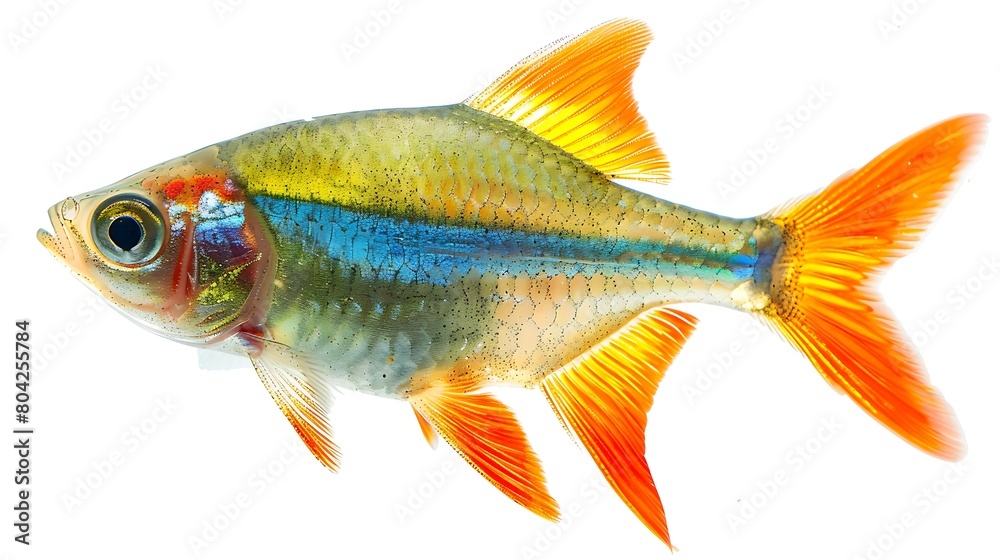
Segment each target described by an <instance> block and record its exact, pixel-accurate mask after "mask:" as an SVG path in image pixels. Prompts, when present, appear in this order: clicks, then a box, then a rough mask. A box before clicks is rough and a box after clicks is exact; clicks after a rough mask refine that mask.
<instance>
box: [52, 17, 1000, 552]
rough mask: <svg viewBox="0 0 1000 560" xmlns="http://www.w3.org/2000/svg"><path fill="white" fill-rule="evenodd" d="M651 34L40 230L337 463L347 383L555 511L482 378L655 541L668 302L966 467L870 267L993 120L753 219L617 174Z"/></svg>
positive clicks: (576, 51)
mask: <svg viewBox="0 0 1000 560" xmlns="http://www.w3.org/2000/svg"><path fill="white" fill-rule="evenodd" d="M650 40H651V35H650V32H649V30H648V29H647V27H646V26H645V25H644V24H642V23H640V22H636V21H628V20H618V21H612V22H609V23H607V24H604V25H601V26H599V27H597V28H594V29H592V30H590V31H587V32H585V33H583V34H582V35H579V36H577V37H574V38H570V39H566V40H563V41H561V42H559V43H557V44H555V45H553V46H551V47H549V48H547V49H545V50H543V51H540V52H538V53H536V54H534V55H532V56H530V57H528V58H527V59H526V60H524V61H523V62H521V63H520V64H519V65H517V66H516V67H514V68H513V69H512V70H510V71H509V72H508V73H506V74H505V75H504V76H503V77H501V78H500V79H498V80H497V81H496V82H494V83H493V84H492V85H490V86H489V87H487V88H486V89H485V90H484V91H483V92H482V93H480V94H478V95H476V96H475V97H472V98H470V99H468V100H467V101H465V102H463V103H459V104H456V105H446V106H442V107H430V108H419V109H396V110H383V111H369V112H359V113H349V114H341V115H331V116H327V117H321V118H316V119H312V120H308V121H297V122H292V123H287V124H281V125H277V126H272V127H269V128H266V129H263V130H258V131H256V132H252V133H250V134H247V135H245V136H241V137H239V138H235V139H233V140H229V141H226V142H220V143H218V144H215V145H213V146H209V147H207V148H204V149H201V150H198V151H196V152H194V153H192V154H189V155H186V156H183V157H180V158H177V159H174V160H171V161H168V162H166V163H163V164H161V165H157V166H155V167H152V168H150V169H148V170H146V171H142V172H140V173H138V174H136V175H133V176H131V177H128V178H126V179H123V180H122V181H119V182H118V183H115V184H113V185H111V186H109V187H107V188H104V189H101V190H98V191H94V192H91V193H88V194H84V195H81V196H77V197H73V198H67V199H66V200H65V201H63V202H61V203H59V204H57V205H55V206H54V207H53V208H52V209H51V210H50V211H49V215H50V218H51V220H52V225H53V228H54V232H55V234H54V235H53V234H49V233H47V232H45V231H39V232H38V238H39V240H40V241H41V242H42V244H44V245H45V246H46V247H47V248H48V249H49V250H50V251H51V252H52V253H53V254H54V255H55V256H56V257H58V258H59V259H60V260H62V261H63V262H65V263H66V264H67V265H68V266H69V267H70V268H71V269H72V270H73V271H74V272H75V273H76V274H77V275H78V276H79V277H80V278H81V279H82V280H83V281H85V282H86V283H87V284H88V285H90V286H91V287H92V288H93V289H95V290H96V291H97V292H99V293H100V294H101V295H102V296H104V297H105V298H107V300H108V301H109V302H111V303H112V304H114V306H116V307H117V308H118V309H119V310H120V311H121V312H123V313H124V314H126V315H127V316H129V317H131V318H132V319H134V320H135V321H136V322H138V323H139V324H140V325H142V326H144V327H146V328H148V329H150V330H152V331H153V332H155V333H157V334H160V335H162V336H165V337H167V338H171V339H174V340H177V341H180V342H183V343H186V344H190V345H194V346H199V347H210V348H216V349H222V350H224V351H228V352H232V353H236V354H242V355H246V356H249V357H250V359H251V361H252V362H253V365H254V367H255V368H256V370H257V373H258V375H259V376H260V379H261V381H263V383H264V385H265V386H266V387H267V390H268V391H270V393H271V396H272V397H273V398H274V401H275V402H276V403H277V404H278V406H279V407H280V409H281V411H282V412H283V413H284V414H285V416H286V417H287V418H288V420H289V421H290V422H291V424H292V426H293V427H294V428H295V431H296V432H298V434H299V436H301V438H302V440H303V441H304V442H305V444H306V445H307V446H308V447H309V449H310V450H312V452H313V454H315V456H316V457H317V458H318V459H319V460H320V461H321V462H322V463H323V464H324V465H326V466H327V467H328V468H330V469H331V470H336V469H337V468H338V465H339V463H340V453H339V451H338V448H337V446H336V445H335V444H334V439H333V434H332V430H331V426H330V424H329V420H328V409H329V407H330V404H331V390H332V388H333V387H343V388H348V389H354V390H357V391H362V392H365V393H370V394H374V395H381V396H385V397H390V398H394V399H399V400H403V401H405V402H407V403H409V404H410V405H411V406H412V407H413V410H414V412H415V413H416V418H417V422H418V423H419V426H420V428H421V430H422V431H423V434H424V436H425V437H426V438H427V440H428V441H429V442H433V441H434V440H435V438H436V437H437V436H438V435H440V436H441V437H442V438H444V440H445V441H447V442H448V443H449V444H450V445H451V446H452V447H454V448H455V450H456V451H457V452H458V453H459V454H460V455H461V456H462V457H464V458H465V459H466V460H467V461H468V462H469V463H470V464H471V465H472V466H473V467H474V468H475V469H476V470H477V471H479V473H480V474H482V475H483V476H484V477H485V478H486V479H487V480H489V481H490V482H491V483H492V484H493V485H494V486H496V487H497V488H498V489H500V490H501V491H502V492H503V493H505V494H506V495H507V496H509V497H510V498H511V499H513V500H514V501H515V502H517V503H518V504H521V505H523V506H524V507H526V508H528V509H529V510H531V511H533V512H535V513H537V514H538V515H540V516H542V517H544V518H546V519H556V518H557V516H558V509H557V505H556V501H555V500H554V499H553V498H552V496H550V495H549V492H548V490H547V489H546V484H545V478H544V476H543V474H542V468H541V465H540V463H539V460H538V458H537V457H536V455H535V453H534V451H532V449H531V446H530V445H529V444H528V441H527V439H526V437H525V434H524V432H523V431H522V429H521V427H520V425H519V424H518V422H517V420H516V419H515V417H514V414H513V413H511V411H510V410H508V409H507V407H506V406H504V404H503V403H502V402H500V401H499V400H498V399H496V398H495V397H494V396H493V395H491V394H490V392H489V390H488V387H489V386H490V385H492V384H512V385H516V386H521V387H528V388H539V389H541V390H542V391H543V392H544V394H545V396H546V398H547V399H548V400H549V402H550V403H551V404H552V407H553V409H554V410H555V412H556V414H557V415H558V416H559V418H560V420H561V421H562V422H563V423H564V424H565V426H566V427H567V429H568V430H569V431H571V432H572V433H574V434H575V435H576V436H578V437H579V439H580V441H581V442H582V444H583V445H584V447H585V448H586V449H587V450H588V451H589V452H590V455H591V456H592V457H593V459H594V461H595V462H596V463H597V465H598V466H599V467H600V469H601V471H602V472H603V474H604V476H605V477H606V478H607V480H608V482H609V483H610V484H611V486H612V487H613V488H614V489H615V491H616V492H617V493H618V495H619V496H620V497H621V499H622V500H624V501H625V503H626V504H628V506H629V507H630V508H631V509H632V511H633V512H634V513H635V514H636V515H637V516H638V517H639V519H641V520H642V522H643V523H645V525H646V526H647V527H648V528H649V529H650V530H651V531H652V532H653V533H654V534H655V535H656V536H657V537H659V538H660V539H662V540H663V542H664V543H666V544H667V545H668V546H669V545H670V538H669V535H668V533H667V524H666V520H665V516H664V512H663V507H662V505H661V503H660V498H659V495H658V494H657V490H656V487H655V485H654V483H653V478H652V476H651V475H650V472H649V468H648V466H647V463H646V459H645V446H646V441H645V427H646V414H647V412H648V411H649V409H650V406H651V405H652V403H653V394H654V393H655V392H656V388H657V385H658V384H659V382H660V380H661V379H662V378H663V376H664V373H665V372H666V370H667V368H668V367H669V366H670V363H671V361H672V360H673V359H674V357H675V356H676V355H677V353H678V352H679V351H680V349H681V346H682V345H683V344H684V341H685V339H686V338H687V337H688V336H689V335H690V334H691V333H692V331H693V330H694V328H695V318H694V317H693V316H692V315H691V314H689V313H687V312H685V311H681V310H679V309H677V308H676V307H674V304H677V303H681V302H703V303H711V304H715V305H722V306H726V307H730V308H734V309H739V310H743V311H746V312H748V313H751V314H754V315H756V316H758V317H760V318H762V319H763V320H765V321H767V322H769V323H771V324H772V325H773V326H774V327H776V328H777V330H778V331H780V332H781V333H782V334H783V335H784V336H785V337H786V338H787V339H788V340H789V341H790V342H791V343H792V344H793V345H794V346H795V347H797V348H798V349H799V350H801V351H802V352H803V353H805V355H806V356H807V357H808V358H809V360H810V361H811V362H812V363H813V364H814V365H815V366H816V368H817V369H818V370H819V371H820V373H821V374H822V375H823V377H824V378H826V380H827V381H828V382H829V383H830V384H831V385H833V387H834V388H836V389H838V390H839V391H841V392H843V393H846V394H847V395H848V396H849V397H850V398H851V399H853V400H854V401H855V402H856V403H858V405H860V406H861V407H862V408H863V409H864V410H865V411H866V412H868V413H869V414H870V415H871V416H872V417H873V418H875V419H876V420H878V421H879V422H881V423H882V424H883V425H885V426H886V427H888V428H889V429H891V430H892V431H894V432H895V433H896V434H898V435H899V436H900V437H902V438H903V439H905V440H906V441H908V442H909V443H911V444H912V445H914V446H916V447H917V448H919V449H921V450H923V451H925V452H927V453H930V454H931V455H934V456H936V457H940V458H942V459H946V460H957V459H959V458H960V457H961V456H962V455H963V453H964V444H963V438H962V435H961V432H960V429H959V426H958V424H957V422H956V421H955V418H954V416H953V414H952V412H951V409H950V408H949V407H948V405H947V404H946V403H945V401H944V400H943V399H942V398H941V396H940V395H939V394H938V392H937V391H936V390H935V389H934V388H933V387H932V386H931V385H930V384H929V383H928V382H927V376H926V374H925V373H924V369H923V367H922V365H921V362H920V359H919V357H918V356H917V354H916V352H915V350H914V349H913V347H912V345H911V344H910V343H909V342H908V341H907V339H906V336H905V335H904V333H903V331H902V329H901V328H900V327H899V325H898V324H897V323H896V321H895V320H894V319H893V317H892V315H891V314H890V313H889V311H888V310H887V309H886V308H885V306H884V305H883V304H882V302H881V300H880V298H879V296H878V294H877V292H876V291H875V284H876V283H877V281H878V278H879V276H880V274H881V273H882V272H884V271H885V270H886V268H888V267H889V266H890V265H891V264H892V263H893V262H894V261H895V260H896V259H897V258H899V257H900V256H902V255H903V254H904V253H905V252H906V251H907V250H908V249H909V248H911V247H912V246H913V245H914V243H915V242H916V241H917V239H918V237H919V235H920V234H921V232H922V231H923V230H924V228H925V227H926V226H927V225H928V223H929V222H930V220H931V219H932V217H933V215H934V214H935V212H936V211H937V210H938V208H939V207H940V206H941V205H942V204H943V202H944V200H945V198H946V197H947V195H948V194H949V192H950V191H951V189H952V187H953V186H954V184H955V182H956V178H957V176H958V173H959V171H960V170H961V168H962V166H963V164H965V163H966V162H968V161H969V159H970V158H972V157H973V155H974V152H975V151H976V147H977V145H978V144H979V143H980V141H981V139H982V137H983V133H984V129H985V123H986V120H987V119H986V118H985V117H984V116H981V115H968V116H960V117H956V118H952V119H949V120H946V121H944V122H941V123H939V124H937V125H935V126H932V127H930V128H928V129H926V130H924V131H922V132H919V133H917V134H915V135H914V136H912V137H910V138H908V139H906V140H904V141H902V142H900V143H899V144H897V145H895V146H893V147H891V148H889V149H888V150H886V151H885V152H884V153H882V154H880V155H879V156H877V157H876V158H875V159H874V160H872V161H871V162H870V163H868V164H867V165H865V166H864V167H862V168H861V169H858V170H856V171H852V172H850V173H847V174H845V175H844V176H842V177H841V178H839V179H837V180H836V181H835V182H834V183H833V184H832V185H830V186H829V187H827V188H826V189H825V190H823V191H820V192H819V193H817V194H813V195H811V196H807V197H805V198H803V199H801V200H798V201H795V202H793V203H790V204H788V205H787V206H784V207H782V208H780V209H778V210H775V211H773V212H771V213H768V214H765V215H763V216H757V217H752V218H746V219H733V218H726V217H722V216H717V215H714V214H710V213H707V212H703V211H700V210H695V209H692V208H687V207H684V206H681V205H678V204H674V203H671V202H667V201H665V200H661V199H659V198H655V197H653V196H649V195H647V194H643V193H641V192H638V191H635V190H632V189H630V188H628V187H625V186H622V185H620V184H618V182H616V181H618V180H640V181H652V182H657V183H665V182H666V181H667V180H668V164H667V160H666V158H665V157H664V155H663V153H662V152H661V151H660V148H659V147H658V146H657V144H656V142H655V140H654V138H653V135H652V133H651V132H650V131H649V130H648V129H647V126H646V121H645V120H644V119H643V118H642V116H640V114H639V113H638V110H637V107H636V102H635V100H634V99H633V97H632V93H631V82H632V75H633V72H634V71H635V69H636V67H637V65H638V63H639V58H640V57H641V55H642V53H643V51H644V50H645V48H646V46H647V44H648V43H649V42H650Z"/></svg>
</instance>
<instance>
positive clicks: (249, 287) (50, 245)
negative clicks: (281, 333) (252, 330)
mask: <svg viewBox="0 0 1000 560" xmlns="http://www.w3.org/2000/svg"><path fill="white" fill-rule="evenodd" d="M49 219H50V220H51V222H52V228H53V232H52V233H49V232H47V231H45V230H39V231H38V240H39V241H40V242H41V243H42V245H44V246H45V247H46V248H47V249H48V250H49V251H50V252H51V253H52V254H53V255H55V256H56V258H58V259H59V260H61V261H62V262H63V263H64V264H65V265H66V266H68V267H69V268H70V269H71V270H72V271H73V272H74V273H75V274H76V276H77V277H79V278H80V279H81V280H82V281H83V282H84V283H86V284H87V285H88V286H89V287H90V288H91V289H92V290H94V291H96V292H97V293H98V294H100V295H101V296H102V297H103V298H104V299H105V300H107V301H108V302H109V303H111V304H112V305H113V306H114V307H115V308H116V309H118V310H119V311H121V312H122V313H124V314H125V315H126V316H128V317H129V318H130V319H133V320H134V321H136V322H137V323H139V324H140V325H141V326H143V327H145V328H147V329H149V330H151V331H153V332H155V333H157V334H160V335H162V336H165V337H167V338H171V339H174V340H177V341H180V342H184V343H187V344H192V345H196V346H208V345H211V344H214V343H216V342H219V341H221V340H223V339H225V338H228V337H229V336H230V335H232V334H233V333H234V332H237V331H238V330H240V329H241V328H246V325H247V323H254V322H255V321H256V322H260V321H262V316H263V313H264V312H265V311H266V310H263V309H260V307H261V302H263V301H264V290H265V289H266V287H267V285H268V279H269V278H270V279H273V273H272V272H271V271H270V270H269V269H270V268H271V263H273V261H274V259H273V258H272V253H271V249H270V247H271V244H270V241H269V236H268V235H267V233H266V232H265V231H264V229H263V228H262V227H261V224H262V223H263V222H262V220H261V219H260V218H259V216H258V215H257V213H256V212H255V211H254V210H253V209H252V208H251V207H250V206H249V205H248V204H247V203H246V200H245V198H244V196H243V189H242V188H241V187H240V186H239V185H238V184H237V183H236V182H235V181H234V178H233V177H232V176H230V173H229V169H228V166H227V165H226V163H225V162H223V161H221V160H219V158H218V148H217V147H215V146H212V147H209V148H205V149H203V150H199V151H198V152H194V153H192V154H189V155H187V156H183V157H180V158H177V159H174V160H171V161H168V162H165V163H163V164H160V165H157V166H154V167H151V168H149V169H147V170H145V171H142V172H140V173H137V174H135V175H132V176H131V177H127V178H125V179H123V180H121V181H119V182H117V183H114V184H112V185H110V186H108V187H105V188H103V189H98V190H95V191H92V192H88V193H85V194H82V195H78V196H74V197H70V198H67V199H65V200H63V201H62V202H59V203H57V204H55V205H54V206H52V207H51V208H50V209H49Z"/></svg>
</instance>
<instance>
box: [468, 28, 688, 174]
mask: <svg viewBox="0 0 1000 560" xmlns="http://www.w3.org/2000/svg"><path fill="white" fill-rule="evenodd" d="M652 39H653V36H652V33H651V32H650V31H649V28H648V27H647V26H646V24H644V23H642V22H641V21H633V20H627V19H618V20H614V21H609V22H607V23H605V24H603V25H599V26H597V27H595V28H593V29H591V30H590V31H586V32H584V33H582V34H580V35H577V36H576V37H568V38H564V39H562V40H560V41H557V42H556V43H553V44H552V45H549V46H548V47H546V48H544V49H542V50H540V51H538V52H536V53H535V54H533V55H531V56H529V57H528V58H526V59H524V60H523V61H521V63H520V64H518V65H517V66H515V67H513V68H511V69H510V70H508V71H507V73H506V74H504V75H503V76H501V77H500V78H499V79H497V80H496V81H495V82H493V83H492V84H490V85H489V86H488V87H487V88H486V89H484V90H483V91H482V92H480V93H479V94H477V95H475V96H473V97H471V98H469V99H468V100H466V102H465V103H466V104H467V105H468V106H470V107H472V108H474V109H478V110H480V111H484V112H487V113H489V114H491V115H494V116H496V117H500V118H503V119H507V120H510V121H513V122H516V123H517V124H519V125H521V126H523V127H525V128H527V129H528V130H530V131H532V132H534V133H535V134H537V135H539V136H541V137H543V138H545V139H546V140H549V141H550V142H552V143H553V144H555V145H557V146H559V147H561V148H563V149H564V150H566V151H568V152H570V153H571V154H573V155H574V156H576V157H578V158H580V159H581V160H583V161H585V162H587V163H589V164H590V165H592V166H594V167H595V168H597V169H598V170H599V171H601V172H603V173H604V174H605V175H607V176H609V177H611V178H622V179H640V180H645V181H653V182H657V183H666V182H667V181H669V180H670V173H669V172H670V165H669V164H668V163H667V158H666V156H665V155H664V154H663V151H662V150H660V147H659V146H658V145H657V144H656V139H655V138H654V137H653V133H652V132H650V131H649V128H648V127H647V125H646V119H644V118H643V117H642V115H640V114H639V109H638V105H637V104H636V101H635V98H634V97H633V96H632V76H633V74H634V73H635V69H636V68H637V67H638V66H639V59H640V58H641V57H642V54H643V52H645V50H646V46H647V45H649V42H650V41H652Z"/></svg>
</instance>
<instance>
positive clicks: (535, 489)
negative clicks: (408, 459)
mask: <svg viewBox="0 0 1000 560" xmlns="http://www.w3.org/2000/svg"><path fill="white" fill-rule="evenodd" d="M409 402H410V404H411V405H413V408H414V410H415V411H416V412H417V416H418V418H421V417H422V418H423V419H425V420H426V421H427V422H429V423H430V424H431V425H432V426H433V427H434V429H435V430H436V431H437V433H439V434H440V435H441V437H442V438H444V440H445V441H447V442H448V444H449V445H451V446H452V447H453V448H454V449H455V451H457V452H458V454H459V455H461V456H462V457H463V458H464V459H465V460H466V461H468V463H469V464H470V465H472V467H473V468H475V469H476V470H477V471H479V473H480V474H481V475H483V477H484V478H486V480H488V481H490V483H491V484H493V486H496V487H497V489H499V490H500V491H501V492H503V493H504V494H506V495H507V496H508V497H509V498H510V499H512V500H514V501H515V502H517V503H518V504H520V505H522V506H524V507H525V508H527V509H528V510H530V511H532V512H534V513H536V514H538V515H539V516H541V517H543V518H545V519H548V520H556V519H558V517H559V506H558V505H557V504H556V501H555V500H554V499H553V498H552V496H551V495H549V492H548V489H547V488H546V486H545V476H544V474H543V473H542V466H541V463H540V461H539V460H538V457H537V456H536V455H535V452H534V451H533V450H532V449H531V446H530V445H529V444H528V440H527V438H526V437H525V435H524V431H523V430H522V429H521V426H520V424H519V423H518V422H517V418H515V417H514V414H513V413H512V412H511V411H510V410H509V409H508V408H507V407H506V405H504V404H503V403H502V402H500V401H499V400H497V399H496V397H494V396H492V395H490V394H489V393H485V392H482V391H480V390H479V389H478V387H477V386H476V385H475V384H472V383H465V384H452V383H448V382H446V381H445V380H443V379H441V380H438V381H436V382H434V383H432V384H431V385H430V386H429V387H428V388H426V389H423V390H421V391H418V392H416V393H414V394H413V395H411V396H410V397H409ZM425 435H426V431H425Z"/></svg>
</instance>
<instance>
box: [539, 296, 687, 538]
mask: <svg viewBox="0 0 1000 560" xmlns="http://www.w3.org/2000/svg"><path fill="white" fill-rule="evenodd" d="M695 322H696V319H695V318H694V317H692V316H690V315H688V314H686V313H683V312H681V311H677V310H675V309H670V308H667V307H661V308H657V309H653V310H650V311H647V312H645V313H643V314H642V315H640V316H638V317H636V318H635V319H633V320H632V321H631V322H630V323H629V324H627V325H626V326H625V327H623V328H622V329H621V330H619V331H618V332H616V333H615V334H614V335H612V336H611V337H610V338H608V339H606V340H604V341H603V342H601V343H600V344H598V345H597V346H595V347H594V348H592V349H590V350H589V351H587V352H586V353H585V354H583V355H582V356H580V357H578V358H576V359H575V360H573V361H572V362H570V363H569V364H567V365H565V366H563V368H562V369H560V370H558V371H556V372H554V373H552V374H550V375H548V376H547V377H546V378H545V379H544V380H542V389H543V390H544V391H545V396H546V397H548V399H549V402H550V403H551V404H552V407H553V408H554V409H555V411H556V413H557V414H558V415H559V418H560V419H561V420H562V421H563V424H564V425H565V426H566V427H567V429H571V430H572V431H573V432H574V433H576V435H577V437H579V438H580V441H581V442H583V445H584V447H586V448H587V451H589V452H590V455H591V457H593V458H594V461H595V462H596V463H597V466H598V467H600V469H601V472H603V473H604V478H606V479H607V480H608V482H609V483H610V484H611V487H612V488H614V489H615V492H617V493H618V496H619V497H621V499H622V500H623V501H624V502H625V503H626V504H627V505H628V507H629V508H630V509H631V510H632V511H633V512H634V513H635V514H636V516H638V517H639V519H640V520H642V522H643V523H644V524H645V525H646V527H648V528H649V530H650V531H652V532H653V534H655V535H656V536H657V537H659V538H660V540H662V541H663V542H664V543H666V545H667V546H670V547H671V548H673V547H672V546H671V544H670V534H669V533H668V531H667V520H666V516H665V515H664V513H663V505H662V504H661V502H660V496H659V494H658V493H657V491H656V485H655V484H654V483H653V477H652V475H651V474H650V472H649V466H648V465H647V463H646V413H647V412H649V409H650V407H651V406H652V404H653V394H654V393H655V392H656V388H657V386H658V385H659V383H660V380H662V379H663V375H664V374H665V372H666V370H667V368H668V367H669V366H670V363H671V362H672V361H673V359H674V357H675V356H676V355H677V353H678V352H679V351H680V349H681V346H682V345H683V344H684V341H685V340H686V339H687V337H688V336H689V335H690V334H691V332H693V331H694V327H695Z"/></svg>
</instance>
